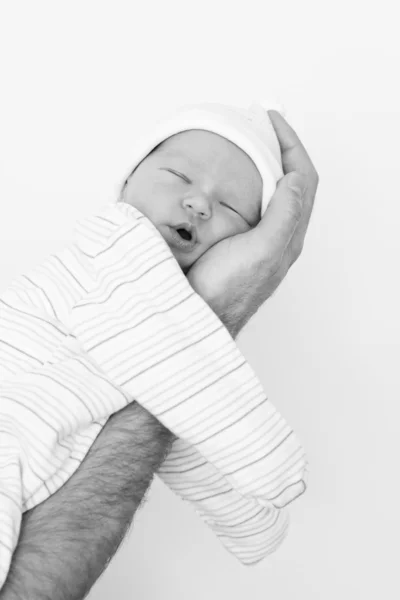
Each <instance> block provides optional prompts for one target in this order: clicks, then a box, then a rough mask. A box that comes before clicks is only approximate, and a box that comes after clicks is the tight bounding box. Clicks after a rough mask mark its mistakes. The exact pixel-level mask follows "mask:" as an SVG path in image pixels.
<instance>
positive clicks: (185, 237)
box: [169, 222, 197, 252]
mask: <svg viewBox="0 0 400 600" xmlns="http://www.w3.org/2000/svg"><path fill="white" fill-rule="evenodd" d="M169 229H170V237H169V239H170V242H171V243H172V245H173V246H174V247H176V248H179V249H180V250H183V251H184V252H191V251H192V250H193V249H194V247H195V246H196V245H197V230H196V227H194V225H192V224H191V223H189V222H184V223H177V224H176V225H173V226H170V228H169Z"/></svg>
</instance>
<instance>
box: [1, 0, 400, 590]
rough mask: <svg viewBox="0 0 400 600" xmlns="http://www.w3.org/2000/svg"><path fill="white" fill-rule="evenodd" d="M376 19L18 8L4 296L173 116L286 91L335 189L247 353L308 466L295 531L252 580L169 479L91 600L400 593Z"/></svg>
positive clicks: (293, 116) (388, 205)
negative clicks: (147, 130) (137, 143)
mask: <svg viewBox="0 0 400 600" xmlns="http://www.w3.org/2000/svg"><path fill="white" fill-rule="evenodd" d="M368 4H369V3H368V2H363V3H362V2H356V1H351V0H346V1H342V0H337V1H336V2H335V3H326V2H321V1H320V0H303V1H302V2H297V1H296V0H287V1H286V2H274V3H270V4H267V3H266V2H261V0H260V1H259V2H257V1H256V0H246V2H245V3H239V2H237V3H233V2H221V1H218V0H201V1H200V2H198V1H194V0H192V1H186V2H183V1H177V0H169V1H168V2H161V1H158V2H151V1H149V0H142V1H141V2H132V1H129V2H128V1H127V2H123V1H118V0H113V1H111V0H110V2H101V1H99V0H97V1H96V2H95V1H86V2H85V1H84V0H80V1H79V2H71V1H70V2H68V3H67V2H54V0H53V1H47V2H43V1H40V0H35V1H34V2H32V1H28V0H26V1H18V0H14V1H13V2H11V1H7V0H5V1H4V2H3V3H2V4H1V8H0V57H1V58H0V60H1V82H2V91H1V95H0V106H1V110H0V119H1V122H0V130H1V133H0V168H1V175H0V203H1V204H0V207H1V213H0V240H1V246H0V267H1V272H0V273H1V274H0V287H1V289H3V288H4V287H6V285H7V283H8V282H9V280H10V279H11V278H12V277H13V276H14V275H16V274H18V273H20V272H26V271H28V270H29V269H30V268H31V267H33V266H34V265H36V264H37V263H38V262H39V261H40V260H42V259H43V258H44V257H45V256H47V255H48V254H49V253H52V252H53V251H55V250H57V249H58V248H60V247H62V246H63V245H64V244H65V243H66V242H67V241H68V240H69V239H70V237H71V235H72V230H73V225H74V223H75V221H76V219H77V218H79V217H81V216H82V215H84V214H88V213H90V212H91V211H92V210H96V209H97V207H98V206H100V205H101V204H102V203H104V202H107V201H108V200H109V199H112V198H113V197H114V195H115V193H116V189H117V188H118V185H119V183H120V180H121V178H122V177H123V176H124V175H125V174H126V170H127V168H128V167H129V161H130V158H129V157H130V154H129V153H130V147H131V144H132V141H133V139H134V137H135V135H136V134H137V133H138V132H139V131H140V130H141V128H143V127H145V126H148V124H149V123H150V122H151V120H152V119H153V118H155V117H156V116H158V114H159V113H161V112H165V111H166V110H169V108H170V107H173V106H174V105H175V104H176V103H184V102H196V101H204V100H207V101H220V102H228V103H232V104H235V103H236V104H238V105H240V104H241V103H243V104H244V105H247V104H248V103H249V102H250V101H251V100H253V99H256V100H259V101H262V100H263V98H265V97H268V96H269V95H270V94H271V93H272V94H273V95H274V96H275V97H278V98H279V99H280V100H281V101H282V102H283V104H284V105H285V106H286V109H287V110H288V115H290V119H289V120H290V122H291V124H292V125H293V126H294V127H295V128H296V130H297V131H298V133H299V135H300V137H301V138H302V140H303V141H304V144H305V145H306V147H307V149H308V151H309V153H310V155H311V157H312V159H313V161H314V163H315V165H316V167H317V169H318V171H319V174H320V186H319V190H318V195H317V200H316V204H315V210H314V213H313V217H312V220H311V224H310V227H309V232H308V235H307V239H306V244H305V247H304V251H303V254H302V256H301V258H300V260H299V261H298V262H297V263H296V264H295V266H294V267H293V268H292V270H291V271H290V273H289V275H288V277H287V279H286V280H285V281H284V283H283V284H282V285H281V287H280V288H279V290H278V291H277V292H276V294H275V295H274V297H273V298H272V299H271V300H269V301H268V302H267V303H266V304H265V305H264V306H263V307H262V309H261V310H260V311H259V313H258V314H257V315H256V316H255V317H254V319H253V320H252V321H251V322H250V324H249V325H248V326H247V328H246V329H245V330H244V331H243V333H242V334H241V336H240V338H239V341H238V343H239V346H240V348H241V350H242V351H243V352H244V354H245V356H246V357H247V358H248V360H249V362H250V364H251V365H252V366H253V368H254V369H255V370H256V372H257V374H258V375H259V376H260V378H261V379H262V381H263V383H264V385H265V389H266V392H267V395H268V396H269V397H270V399H271V400H272V401H273V402H274V404H275V405H276V407H277V408H278V409H279V410H280V412H281V413H282V414H283V415H284V416H285V418H286V419H287V420H288V421H289V423H290V424H291V425H292V426H293V427H294V428H295V430H296V431H297V434H298V436H299V437H300V439H301V441H302V442H303V444H304V446H305V448H306V450H307V453H308V457H309V460H310V484H309V489H308V492H307V493H306V494H305V495H304V496H302V497H301V498H300V499H299V500H298V501H296V502H295V503H294V504H292V505H291V519H292V525H291V530H290V533H289V537H288V538H287V539H286V541H285V543H284V544H283V545H282V546H281V548H280V549H279V550H278V551H277V552H276V553H275V554H274V555H272V556H271V557H268V558H266V559H265V560H264V561H263V562H261V563H259V564H258V565H257V566H256V567H253V568H246V567H243V566H241V565H240V564H239V563H238V562H237V561H236V559H234V558H233V557H232V556H231V555H229V554H228V553H227V552H226V551H225V550H224V549H223V548H222V546H221V545H220V543H219V542H218V540H217V539H216V538H214V536H213V535H212V534H211V532H210V531H209V530H208V529H207V528H206V527H205V525H203V523H202V522H201V521H200V520H199V518H198V517H197V515H196V514H195V513H194V511H193V510H192V509H191V507H190V506H189V505H186V504H184V503H183V502H182V501H181V500H180V499H179V498H178V497H177V496H175V495H173V494H172V492H170V491H169V489H167V488H166V487H165V486H164V485H163V484H162V483H161V482H160V480H158V479H156V480H155V482H154V484H153V486H152V488H151V490H150V493H149V497H148V500H147V502H146V504H145V505H144V507H143V508H142V509H141V511H140V512H139V513H138V515H137V518H136V520H135V524H134V527H133V529H132V530H131V532H130V534H129V537H128V538H127V539H126V540H125V542H124V545H123V547H122V548H121V549H120V551H119V552H118V554H117V555H116V557H115V559H114V560H113V562H112V563H111V565H110V566H109V568H108V570H107V571H106V573H105V574H104V575H103V576H102V577H101V579H100V580H99V581H98V583H97V584H96V585H95V586H94V588H93V590H92V592H91V593H90V595H89V598H90V600H105V599H107V598H118V599H119V600H128V599H133V598H135V600H153V599H155V598H163V599H165V600H169V599H171V600H172V599H174V600H187V599H188V598H190V599H191V600H200V599H203V598H206V597H207V598H208V599H209V600H217V599H218V600H221V599H225V598H227V599H228V598H229V599H230V600H239V599H241V598H243V597H246V598H251V599H252V600H261V599H263V600H264V598H273V599H274V600H292V599H293V598H296V600H321V598H323V599H324V600H337V598H345V599H346V600H347V599H353V598H361V597H363V598H368V599H369V598H371V599H375V598H383V597H387V598H395V597H397V594H398V593H399V592H400V583H399V580H398V560H399V556H398V539H399V536H400V516H399V508H398V506H399V498H400V484H399V468H398V457H399V456H400V436H399V433H400V426H399V419H400V408H399V400H400V383H399V375H398V373H399V371H398V369H399V359H400V351H399V336H400V318H399V307H400V302H399V266H398V260H399V257H400V241H399V217H400V210H399V202H400V194H399V186H398V182H397V176H398V173H399V168H398V163H399V160H400V145H399V137H400V108H399V107H400V88H399V83H398V81H399V79H398V72H399V59H400V47H399V36H398V20H397V19H396V18H395V14H394V6H395V4H396V3H395V2H394V1H386V0H381V1H380V2H379V4H375V3H373V4H372V3H371V7H372V8H371V9H369V8H368ZM288 118H289V117H288Z"/></svg>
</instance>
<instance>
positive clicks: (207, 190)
mask: <svg viewBox="0 0 400 600" xmlns="http://www.w3.org/2000/svg"><path fill="white" fill-rule="evenodd" d="M261 197H262V179H261V176H260V173H259V171H258V169H257V167H256V166H255V164H254V163H253V161H252V160H251V158H250V157H249V156H248V155H247V154H246V153H245V152H244V151H243V150H241V149H240V148H239V147H238V146H236V145H235V144H233V143H232V142H230V141H229V140H227V139H225V138H224V137H222V136H220V135H217V134H216V133H212V132H209V131H203V130H199V129H192V130H190V131H184V132H182V133H178V134H176V135H173V136H172V137H170V138H168V139H167V140H166V141H165V142H164V143H163V144H162V146H160V148H158V149H157V150H156V151H155V152H154V153H152V154H150V155H148V156H147V157H146V158H145V159H144V160H143V161H142V162H141V163H140V164H139V166H138V167H137V168H136V170H135V171H134V172H133V173H132V175H131V176H130V178H129V179H128V182H127V185H126V187H125V190H124V194H123V200H124V202H127V203H129V204H131V205H132V206H134V207H136V208H137V209H138V210H140V212H142V213H143V214H144V215H145V216H146V217H147V218H148V219H149V220H150V221H151V222H152V223H153V224H154V225H155V226H156V227H157V229H158V231H159V232H160V233H161V235H162V236H163V238H164V239H165V241H166V242H167V244H168V245H169V247H170V249H171V251H172V253H173V254H174V256H175V258H176V260H177V261H178V263H179V265H180V266H181V268H182V270H183V272H184V273H187V271H188V270H189V268H190V267H191V265H192V264H193V263H194V262H195V261H196V260H197V259H198V258H199V257H200V256H201V255H202V254H204V252H206V251H207V250H208V249H209V248H211V246H213V245H214V244H216V243H217V242H219V241H220V240H222V239H224V238H227V237H230V236H233V235H236V234H238V233H244V232H245V231H248V230H249V229H251V228H252V227H254V226H255V225H256V224H257V223H258V221H259V219H260V207H261Z"/></svg>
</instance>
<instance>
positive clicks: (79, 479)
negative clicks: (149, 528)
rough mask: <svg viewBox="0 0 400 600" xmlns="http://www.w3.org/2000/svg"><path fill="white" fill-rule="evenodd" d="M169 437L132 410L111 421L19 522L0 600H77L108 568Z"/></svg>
mask: <svg viewBox="0 0 400 600" xmlns="http://www.w3.org/2000/svg"><path fill="white" fill-rule="evenodd" d="M173 439H174V437H173V435H172V434H171V433H170V432H169V431H168V430H167V429H166V428H165V427H163V426H162V425H161V424H160V423H159V422H158V421H157V420H156V419H155V418H154V417H152V416H151V415H150V414H149V413H148V412H147V411H146V410H145V409H143V408H142V407H141V406H140V405H138V404H137V403H136V402H133V403H131V404H130V405H129V406H127V407H126V408H124V409H123V410H121V411H119V412H118V413H116V414H114V415H113V416H112V417H111V418H110V419H109V420H108V421H107V423H106V425H105V427H104V428H103V430H102V431H101V432H100V434H99V436H98V437H97V439H96V440H95V442H94V444H93V446H92V447H91V449H90V450H89V452H88V454H87V456H86V458H85V460H84V461H83V462H82V464H81V465H80V467H79V469H78V470H77V471H76V472H75V473H74V475H73V476H72V477H71V478H70V479H69V480H68V481H67V483H66V484H65V485H64V486H63V487H62V488H61V489H60V490H58V492H57V493H56V494H54V495H53V496H51V497H50V498H49V499H48V500H46V501H45V502H43V503H42V504H40V505H39V506H37V507H35V508H33V509H32V510H30V511H29V512H26V513H25V514H24V515H23V519H22V525H21V533H20V538H19V541H18V546H17V549H16V551H15V553H14V556H13V562H12V565H11V569H10V572H9V576H8V579H7V581H6V583H5V585H4V587H3V588H2V591H1V592H0V598H1V600H17V599H18V600H22V599H24V600H25V599H27V598H29V600H39V598H40V600H50V599H51V600H81V599H82V598H84V596H85V595H86V594H87V593H88V592H89V590H90V588H91V587H92V585H93V584H94V583H95V581H96V580H97V579H98V577H99V576H100V575H101V573H102V572H103V570H104V569H105V567H106V566H107V565H108V563H109V561H110V559H111V557H112V556H113V555H114V553H115V552H116V550H117V549H118V547H119V545H120V543H121V541H122V540H123V538H124V536H125V534H126V532H127V529H128V527H129V524H130V522H131V520H132V517H133V515H134V513H135V511H136V509H137V508H138V507H139V505H140V504H141V502H142V499H143V498H144V496H145V493H146V490H147V489H148V488H149V485H150V483H151V481H152V479H153V475H154V473H155V471H157V469H158V467H159V466H160V465H161V463H162V462H163V460H164V458H165V457H166V455H167V454H168V452H169V449H170V447H171V444H172V442H173Z"/></svg>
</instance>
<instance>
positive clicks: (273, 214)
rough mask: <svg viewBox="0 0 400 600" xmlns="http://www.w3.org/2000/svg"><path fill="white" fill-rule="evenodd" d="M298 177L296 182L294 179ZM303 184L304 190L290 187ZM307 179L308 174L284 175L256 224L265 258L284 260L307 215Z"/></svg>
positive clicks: (275, 262) (275, 260)
mask: <svg viewBox="0 0 400 600" xmlns="http://www.w3.org/2000/svg"><path fill="white" fill-rule="evenodd" d="M295 178H297V181H296V182H294V179H295ZM291 185H295V186H296V187H297V186H300V188H301V190H300V192H299V191H296V189H294V188H292V187H290V186H291ZM306 185H307V179H306V177H305V176H304V175H301V174H298V173H296V174H294V173H290V174H288V175H285V176H284V177H282V179H280V181H279V182H278V185H277V187H276V190H275V193H274V195H273V196H272V198H271V200H270V202H269V204H268V206H267V209H266V211H265V213H264V215H263V217H262V219H261V221H260V222H259V223H258V224H257V226H256V227H255V229H254V230H253V231H254V235H255V236H257V240H256V247H257V248H259V250H260V252H261V253H262V255H263V257H264V260H266V261H267V262H272V263H273V264H275V265H276V266H277V265H278V263H279V262H280V261H281V260H282V257H283V255H284V253H285V251H286V248H287V247H288V245H289V244H290V242H291V239H292V237H293V235H294V233H295V231H296V228H297V226H298V224H299V222H300V221H301V218H302V215H303V200H302V196H303V195H304V189H305V187H306Z"/></svg>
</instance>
